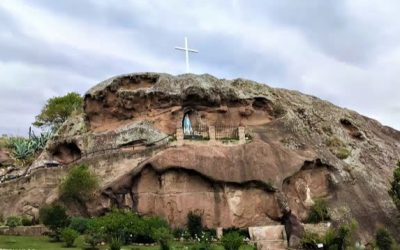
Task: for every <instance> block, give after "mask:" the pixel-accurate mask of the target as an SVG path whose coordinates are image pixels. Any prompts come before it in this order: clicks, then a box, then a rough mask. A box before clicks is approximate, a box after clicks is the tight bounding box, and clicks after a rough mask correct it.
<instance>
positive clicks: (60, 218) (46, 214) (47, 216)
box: [39, 205, 69, 241]
mask: <svg viewBox="0 0 400 250" xmlns="http://www.w3.org/2000/svg"><path fill="white" fill-rule="evenodd" d="M39 218H40V221H41V222H42V223H43V224H44V225H45V226H47V227H48V228H49V229H50V230H51V231H52V232H53V235H52V236H53V237H54V239H55V240H57V241H59V240H60V233H61V230H62V229H64V228H66V227H67V226H68V225H69V217H68V215H67V213H66V210H65V208H64V207H62V206H60V205H49V206H45V207H42V208H41V209H40V210H39Z"/></svg>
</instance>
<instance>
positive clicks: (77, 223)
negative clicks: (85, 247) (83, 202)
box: [69, 217, 89, 234]
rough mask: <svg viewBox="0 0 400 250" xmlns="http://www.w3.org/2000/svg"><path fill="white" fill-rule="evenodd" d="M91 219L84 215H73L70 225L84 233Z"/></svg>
mask: <svg viewBox="0 0 400 250" xmlns="http://www.w3.org/2000/svg"><path fill="white" fill-rule="evenodd" d="M88 222H89V219H86V218H82V217H72V218H71V222H70V224H69V227H70V228H72V229H74V230H76V231H77V232H79V233H80V234H83V233H84V232H85V231H86V229H87V226H88Z"/></svg>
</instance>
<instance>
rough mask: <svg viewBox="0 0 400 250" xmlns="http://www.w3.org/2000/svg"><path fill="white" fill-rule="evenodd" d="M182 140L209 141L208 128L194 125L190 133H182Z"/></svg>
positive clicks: (202, 125)
mask: <svg viewBox="0 0 400 250" xmlns="http://www.w3.org/2000/svg"><path fill="white" fill-rule="evenodd" d="M183 138H184V139H188V140H209V139H210V134H209V128H208V126H207V125H204V124H197V125H194V126H192V131H191V132H190V133H188V131H184V134H183Z"/></svg>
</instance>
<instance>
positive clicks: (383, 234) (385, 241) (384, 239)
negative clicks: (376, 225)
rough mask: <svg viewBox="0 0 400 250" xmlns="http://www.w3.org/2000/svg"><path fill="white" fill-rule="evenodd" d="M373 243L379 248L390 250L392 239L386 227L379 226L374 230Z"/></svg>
mask: <svg viewBox="0 0 400 250" xmlns="http://www.w3.org/2000/svg"><path fill="white" fill-rule="evenodd" d="M375 243H376V246H377V247H378V248H379V249H380V250H392V248H393V243H394V241H393V238H392V236H391V235H390V233H389V232H388V231H387V230H386V229H384V228H380V229H378V230H377V231H376V234H375Z"/></svg>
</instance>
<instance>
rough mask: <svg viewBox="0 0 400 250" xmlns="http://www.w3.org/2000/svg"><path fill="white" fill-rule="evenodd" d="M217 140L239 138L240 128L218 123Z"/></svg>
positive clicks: (216, 127) (216, 128) (216, 129)
mask: <svg viewBox="0 0 400 250" xmlns="http://www.w3.org/2000/svg"><path fill="white" fill-rule="evenodd" d="M215 139H216V140H239V129H238V127H235V126H227V125H216V126H215Z"/></svg>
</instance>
